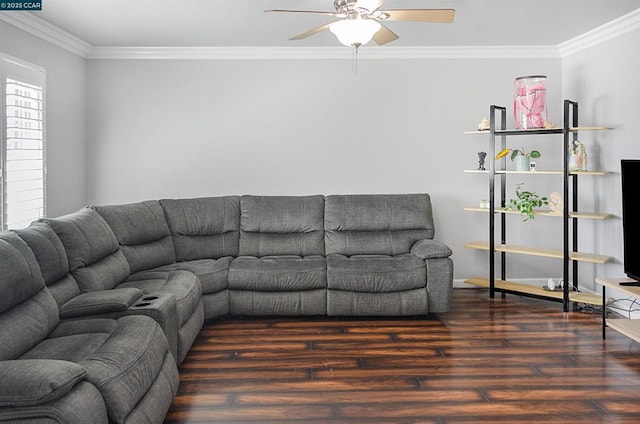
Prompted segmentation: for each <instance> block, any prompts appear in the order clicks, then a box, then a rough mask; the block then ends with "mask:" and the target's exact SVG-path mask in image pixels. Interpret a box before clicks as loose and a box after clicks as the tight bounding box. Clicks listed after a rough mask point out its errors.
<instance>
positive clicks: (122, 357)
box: [21, 316, 170, 422]
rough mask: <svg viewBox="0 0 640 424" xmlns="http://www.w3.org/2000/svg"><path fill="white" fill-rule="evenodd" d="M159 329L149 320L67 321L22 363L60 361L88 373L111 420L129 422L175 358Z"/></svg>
mask: <svg viewBox="0 0 640 424" xmlns="http://www.w3.org/2000/svg"><path fill="white" fill-rule="evenodd" d="M168 352H169V347H168V345H167V340H166V338H165V336H164V333H163V332H162V329H161V328H160V326H159V325H158V324H157V323H156V322H155V321H154V320H153V319H152V318H149V317H146V316H127V317H123V318H120V319H118V320H112V319H88V320H74V321H63V322H61V323H60V325H59V326H58V328H56V330H54V331H53V332H52V333H51V334H50V335H49V337H48V338H47V339H45V340H44V341H43V342H41V343H39V344H38V345H36V346H35V347H34V348H33V349H31V350H30V351H28V352H26V353H25V354H24V355H23V356H22V358H21V359H60V360H67V361H71V362H75V363H77V364H79V365H80V366H82V367H83V368H84V369H85V370H86V371H87V376H86V379H87V380H88V381H89V382H90V383H92V384H93V385H94V386H95V387H96V388H97V389H98V390H99V391H100V394H101V395H102V397H103V398H104V401H105V404H106V405H107V410H108V412H109V416H110V419H111V421H113V422H125V421H126V418H127V415H128V414H129V413H130V412H131V411H132V410H133V409H134V408H135V406H136V405H137V404H138V402H140V400H141V399H143V397H144V396H145V395H146V393H147V391H148V390H149V388H151V387H152V385H153V384H154V382H155V381H156V379H157V378H158V376H159V375H160V372H161V369H162V367H163V363H164V362H165V357H166V356H167V355H169V356H170V354H169V353H168Z"/></svg>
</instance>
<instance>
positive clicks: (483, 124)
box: [478, 116, 491, 131]
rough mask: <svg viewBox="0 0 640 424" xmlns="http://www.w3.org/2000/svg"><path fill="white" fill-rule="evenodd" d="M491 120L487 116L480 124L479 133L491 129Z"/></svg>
mask: <svg viewBox="0 0 640 424" xmlns="http://www.w3.org/2000/svg"><path fill="white" fill-rule="evenodd" d="M490 125H491V124H490V123H489V119H488V118H487V117H486V116H485V117H484V118H482V121H480V123H479V124H478V131H487V130H488V129H489V128H490Z"/></svg>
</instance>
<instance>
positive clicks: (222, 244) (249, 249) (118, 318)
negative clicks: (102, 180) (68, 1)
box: [0, 194, 453, 423]
mask: <svg viewBox="0 0 640 424" xmlns="http://www.w3.org/2000/svg"><path fill="white" fill-rule="evenodd" d="M451 253H452V252H451V250H450V249H449V248H448V247H447V246H446V245H444V244H443V243H441V242H438V241H435V240H434V224H433V215H432V207H431V199H430V197H429V195H428V194H401V195H332V196H322V195H317V196H248V195H245V196H224V197H211V198H196V199H163V200H153V201H144V202H139V203H132V204H126V205H105V206H89V207H86V208H83V209H82V210H79V211H77V212H74V213H72V214H69V215H65V216H61V217H57V218H44V219H41V220H39V221H37V222H34V223H33V224H32V225H31V226H30V227H28V228H26V229H22V230H15V231H5V232H2V233H0V269H1V272H0V421H13V422H64V423H76V422H77V423H86V422H92V423H101V422H116V423H120V422H128V423H154V422H162V420H163V418H164V415H165V414H166V412H167V410H168V408H169V407H170V405H171V402H172V399H173V397H174V396H175V394H176V391H177V388H178V383H179V376H178V366H179V365H180V364H181V363H182V361H183V360H184V359H185V357H186V355H187V353H188V351H189V349H190V347H191V345H192V343H193V342H194V340H195V338H196V337H197V335H198V333H199V331H200V328H201V327H202V325H203V323H204V321H205V320H211V319H215V318H219V317H223V316H226V315H253V316H259V315H264V316H267V315H268V316H272V315H311V316H315V315H331V316H412V315H426V314H432V313H438V312H446V311H447V310H449V307H450V302H451V292H452V282H453V262H452V260H451V258H450V256H451Z"/></svg>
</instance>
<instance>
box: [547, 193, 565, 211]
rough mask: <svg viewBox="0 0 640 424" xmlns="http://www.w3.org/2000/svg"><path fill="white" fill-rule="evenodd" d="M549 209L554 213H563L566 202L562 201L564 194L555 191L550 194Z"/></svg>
mask: <svg viewBox="0 0 640 424" xmlns="http://www.w3.org/2000/svg"><path fill="white" fill-rule="evenodd" d="M549 209H551V212H553V213H562V210H563V209H564V202H563V201H562V194H560V193H558V192H556V191H554V192H553V193H551V194H550V195H549Z"/></svg>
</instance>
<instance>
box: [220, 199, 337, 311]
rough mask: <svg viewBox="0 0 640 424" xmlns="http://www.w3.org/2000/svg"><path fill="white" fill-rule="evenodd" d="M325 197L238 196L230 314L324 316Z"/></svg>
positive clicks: (231, 273) (231, 271)
mask: <svg viewBox="0 0 640 424" xmlns="http://www.w3.org/2000/svg"><path fill="white" fill-rule="evenodd" d="M323 216H324V197H323V196H242V198H241V199H240V244H239V256H238V258H237V259H234V260H233V261H232V262H231V265H230V268H229V301H230V308H229V310H230V313H231V314H233V315H325V314H326V307H327V306H326V285H327V282H326V261H325V258H324V229H323Z"/></svg>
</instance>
